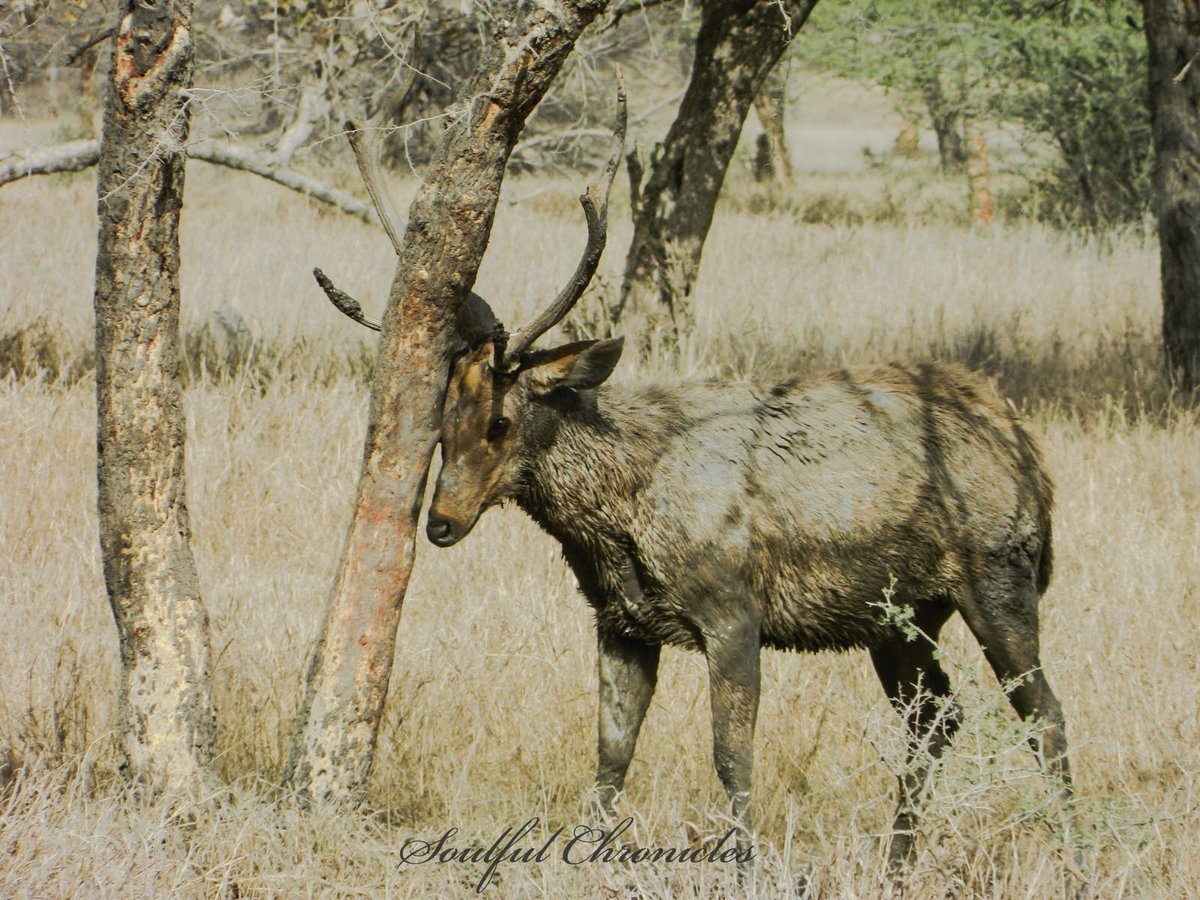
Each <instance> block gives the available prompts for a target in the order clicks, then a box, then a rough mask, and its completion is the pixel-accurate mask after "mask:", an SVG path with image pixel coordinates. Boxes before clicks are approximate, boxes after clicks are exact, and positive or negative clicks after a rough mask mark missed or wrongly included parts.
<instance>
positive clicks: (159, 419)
mask: <svg viewBox="0 0 1200 900" xmlns="http://www.w3.org/2000/svg"><path fill="white" fill-rule="evenodd" d="M191 12H192V4H191V2H190V0H172V2H162V3H159V4H157V5H149V4H145V3H141V2H137V0H125V2H123V3H122V4H121V8H120V16H121V18H120V24H119V25H118V26H117V30H116V41H115V50H114V56H113V64H112V65H111V67H110V71H111V77H110V80H109V84H108V89H107V91H106V95H105V98H104V138H103V142H102V145H101V148H100V162H99V175H98V178H97V185H96V188H97V193H98V196H99V200H98V202H97V214H98V217H99V233H98V248H97V254H96V293H95V306H96V400H97V416H98V427H97V450H98V480H99V513H100V543H101V548H102V551H103V558H104V580H105V584H106V585H107V588H108V596H109V601H110V603H111V604H112V610H113V615H114V616H115V617H116V622H117V633H118V636H119V640H120V647H121V690H120V697H119V699H118V715H119V719H120V726H119V731H120V735H121V745H122V749H123V751H124V754H125V768H126V770H127V774H128V775H129V776H130V777H131V778H133V779H136V780H137V781H139V782H142V783H145V784H147V785H149V786H150V787H151V788H152V789H155V790H165V791H169V792H171V793H179V794H187V793H193V792H195V791H197V790H198V789H201V788H202V787H203V786H204V785H205V784H206V783H207V782H208V779H209V777H210V776H209V768H210V766H211V764H212V760H213V752H214V738H215V720H214V712H213V703H212V689H211V685H210V682H209V667H210V657H211V651H210V646H209V630H208V615H207V613H206V611H205V608H204V604H203V602H202V600H201V597H200V584H199V580H198V578H197V574H196V563H195V560H194V559H193V557H192V550H191V544H190V540H191V529H190V526H189V524H188V512H187V500H186V489H185V479H184V437H185V433H184V418H183V408H182V387H181V385H180V381H179V215H180V210H181V207H182V202H183V200H182V198H183V182H184V164H185V162H186V158H185V156H184V153H183V145H184V143H185V142H186V140H187V131H188V108H187V91H188V89H189V87H190V86H191V78H192V32H191V21H190V17H191Z"/></svg>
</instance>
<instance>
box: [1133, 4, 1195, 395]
mask: <svg viewBox="0 0 1200 900" xmlns="http://www.w3.org/2000/svg"><path fill="white" fill-rule="evenodd" d="M1143 18H1144V20H1145V28H1146V41H1147V44H1148V45H1149V49H1150V109H1151V116H1152V120H1153V129H1154V189H1155V203H1156V206H1157V212H1158V242H1159V253H1160V260H1161V263H1160V265H1161V269H1162V294H1163V320H1162V333H1163V348H1164V350H1165V352H1166V362H1167V366H1168V368H1169V369H1170V371H1171V373H1172V375H1173V377H1176V378H1177V379H1178V384H1179V386H1180V387H1181V388H1182V389H1183V390H1184V391H1186V392H1192V391H1195V390H1196V389H1197V388H1200V71H1198V69H1197V66H1198V65H1200V63H1198V61H1197V59H1196V56H1197V54H1198V53H1200V7H1198V6H1197V3H1196V0H1145V2H1144V17H1143Z"/></svg>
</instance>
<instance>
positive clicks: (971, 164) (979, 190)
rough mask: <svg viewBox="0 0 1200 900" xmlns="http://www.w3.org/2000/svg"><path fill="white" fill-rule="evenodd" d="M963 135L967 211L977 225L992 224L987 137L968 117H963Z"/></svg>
mask: <svg viewBox="0 0 1200 900" xmlns="http://www.w3.org/2000/svg"><path fill="white" fill-rule="evenodd" d="M963 135H964V139H965V142H966V145H967V186H968V191H969V193H968V200H967V209H968V213H969V215H970V218H971V221H972V222H974V223H976V224H978V225H990V224H991V223H992V165H991V161H990V160H989V158H988V143H987V135H986V134H984V133H983V129H982V128H980V127H979V123H978V122H977V121H976V120H975V119H973V118H972V117H970V116H964V117H963Z"/></svg>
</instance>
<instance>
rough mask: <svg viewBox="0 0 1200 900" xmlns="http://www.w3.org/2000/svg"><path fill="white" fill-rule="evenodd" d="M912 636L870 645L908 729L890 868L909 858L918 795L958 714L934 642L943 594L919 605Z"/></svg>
mask: <svg viewBox="0 0 1200 900" xmlns="http://www.w3.org/2000/svg"><path fill="white" fill-rule="evenodd" d="M916 611H917V612H916V616H915V617H914V622H913V623H914V624H915V625H916V626H917V628H918V629H919V630H920V633H919V634H917V635H916V636H915V637H911V638H910V637H909V636H907V635H905V634H902V633H899V632H897V633H896V634H895V635H894V636H893V637H891V638H889V639H888V640H887V641H885V642H884V643H882V644H880V645H878V646H876V647H874V648H873V649H872V650H871V661H872V662H873V663H874V664H875V672H876V674H877V675H878V676H879V681H880V683H881V684H882V685H883V690H884V692H885V693H886V694H887V696H888V699H889V700H891V701H892V705H893V706H894V707H895V708H896V710H897V711H898V712H899V713H900V714H901V715H902V716H904V720H905V725H906V726H907V730H908V759H907V765H906V766H905V770H904V774H903V775H901V776H900V799H899V802H898V803H897V806H896V818H895V821H894V823H893V825H892V835H891V840H890V842H889V845H888V861H889V863H890V864H891V865H892V867H893V868H896V867H899V866H902V865H904V864H905V863H906V862H908V861H909V860H910V859H911V858H912V853H913V846H914V844H913V837H914V832H915V830H916V825H917V819H918V816H919V812H920V806H921V801H922V795H923V794H924V792H925V787H926V785H927V783H928V781H929V770H930V767H931V765H932V764H933V762H934V761H935V760H936V759H937V758H938V757H940V756H941V755H942V753H943V751H944V750H945V749H946V747H947V746H948V745H949V743H950V741H951V739H952V738H953V737H954V733H955V732H956V731H957V730H958V724H959V721H960V714H959V711H958V706H957V705H956V704H955V703H954V701H953V699H952V698H951V692H950V679H949V677H947V675H946V673H945V671H943V669H942V667H941V665H939V664H938V661H937V659H936V656H935V653H936V650H937V647H936V644H935V641H936V640H937V636H938V632H939V631H941V628H942V625H943V624H945V622H946V619H947V618H949V616H950V613H951V612H952V607H951V606H950V604H949V603H948V602H947V601H946V600H944V599H936V600H927V601H923V602H920V603H918V604H917V606H916Z"/></svg>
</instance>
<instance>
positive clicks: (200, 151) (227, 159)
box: [187, 142, 378, 225]
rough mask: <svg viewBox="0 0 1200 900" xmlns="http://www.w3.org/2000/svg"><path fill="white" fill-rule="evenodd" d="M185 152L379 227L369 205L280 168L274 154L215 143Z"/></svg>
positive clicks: (311, 179) (190, 148)
mask: <svg viewBox="0 0 1200 900" xmlns="http://www.w3.org/2000/svg"><path fill="white" fill-rule="evenodd" d="M187 152H188V156H190V157H191V158H192V159H199V160H202V161H203V162H206V163H211V164H213V165H216V166H226V167H228V168H230V169H237V170H239V171H242V172H251V173H253V174H255V175H259V176H261V177H263V178H266V179H267V180H269V181H274V182H275V183H276V184H281V185H283V186H284V187H286V188H291V189H292V190H293V191H296V192H297V193H300V194H304V195H305V196H307V197H312V198H313V199H314V200H320V201H321V202H322V203H328V204H329V205H330V206H336V207H337V208H338V209H340V210H341V211H342V212H344V213H347V214H349V215H352V216H357V217H358V218H360V219H362V220H363V221H364V222H368V223H370V224H372V225H376V224H378V222H377V221H376V219H375V216H374V214H373V212H372V210H371V206H370V205H369V204H367V203H365V202H363V201H362V200H359V199H358V198H357V197H355V196H354V195H353V194H351V193H350V192H348V191H343V190H339V189H338V188H335V187H333V186H332V185H329V184H326V183H325V182H323V181H318V180H317V179H315V178H312V177H311V176H309V175H305V174H303V173H301V172H297V171H296V170H295V169H291V168H288V167H287V165H286V164H281V163H280V162H279V160H278V158H277V157H275V156H274V155H273V154H269V153H263V152H262V151H261V150H253V149H249V148H246V147H239V146H237V145H236V144H226V143H216V142H212V143H202V144H194V145H192V146H190V147H188V151H187Z"/></svg>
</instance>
